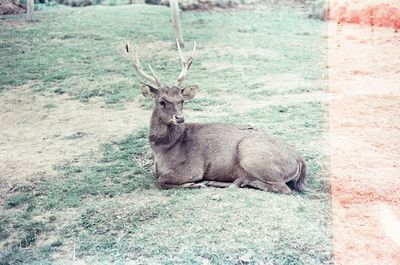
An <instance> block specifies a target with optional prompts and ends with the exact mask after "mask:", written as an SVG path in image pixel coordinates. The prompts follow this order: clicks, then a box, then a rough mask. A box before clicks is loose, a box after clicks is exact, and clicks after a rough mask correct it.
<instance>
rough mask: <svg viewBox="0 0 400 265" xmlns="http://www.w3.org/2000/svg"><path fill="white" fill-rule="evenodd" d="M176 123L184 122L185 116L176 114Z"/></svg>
mask: <svg viewBox="0 0 400 265" xmlns="http://www.w3.org/2000/svg"><path fill="white" fill-rule="evenodd" d="M174 118H175V121H176V123H183V122H184V121H185V117H184V116H183V115H182V114H178V115H175V117H174Z"/></svg>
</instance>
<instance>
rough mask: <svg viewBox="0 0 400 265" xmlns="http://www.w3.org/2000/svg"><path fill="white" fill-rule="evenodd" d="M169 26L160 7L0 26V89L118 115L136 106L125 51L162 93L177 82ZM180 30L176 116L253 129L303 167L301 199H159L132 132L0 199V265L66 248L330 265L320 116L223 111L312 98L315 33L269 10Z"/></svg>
mask: <svg viewBox="0 0 400 265" xmlns="http://www.w3.org/2000/svg"><path fill="white" fill-rule="evenodd" d="M169 16H170V14H169V10H168V9H167V8H165V7H158V6H140V5H137V6H123V7H101V6H97V7H88V8H76V9H71V8H58V9H47V10H45V11H42V12H38V17H39V19H40V21H39V22H37V23H34V24H25V23H24V22H23V17H19V16H16V17H7V18H6V21H8V22H9V23H2V24H0V28H1V31H0V37H1V38H0V39H1V40H0V47H1V49H0V57H1V59H2V62H4V63H3V65H4V66H2V67H1V68H0V76H1V78H0V87H1V89H7V90H11V89H20V88H19V86H21V85H26V84H30V85H31V87H32V89H33V91H35V93H42V94H44V95H51V96H53V95H54V94H63V93H67V94H69V95H71V96H72V97H73V98H75V99H77V100H81V101H86V102H87V101H90V99H91V98H92V97H94V96H100V97H103V98H104V101H105V102H106V103H108V104H112V106H115V107H120V106H123V105H124V103H125V102H126V101H128V100H132V99H134V98H137V97H138V96H139V95H140V93H139V89H138V85H137V84H138V82H137V78H136V76H135V73H134V72H133V70H132V67H131V66H130V64H129V60H128V59H127V58H125V57H124V54H123V44H124V42H125V40H131V41H136V42H137V44H138V46H139V47H143V49H142V51H141V54H142V55H141V58H142V61H143V65H147V63H151V64H152V66H153V68H155V70H156V71H157V72H158V73H159V74H160V76H161V77H162V80H166V81H167V82H168V83H172V82H173V81H174V78H175V77H176V76H177V75H178V73H179V71H180V64H179V59H178V57H177V54H176V51H175V50H174V49H173V45H172V43H170V38H171V31H170V29H169V28H168V27H166V26H165V25H168V23H169ZM20 24H22V26H19V25H20ZM161 25H162V26H161ZM183 25H184V36H185V39H188V40H191V39H196V41H197V44H198V54H197V57H196V58H195V61H194V64H193V66H192V69H191V71H190V73H189V74H188V77H187V80H186V81H185V83H186V84H188V85H189V84H192V83H196V84H199V85H200V91H201V92H200V94H199V95H198V96H197V97H196V98H195V99H194V100H193V101H192V102H190V103H188V104H187V106H186V107H187V109H191V110H194V111H197V112H199V113H201V112H203V111H206V110H207V109H211V108H219V109H220V111H219V112H217V113H215V115H213V116H209V115H208V116H207V115H204V116H203V117H201V115H198V120H199V121H203V122H234V123H245V124H251V125H253V126H256V127H259V128H262V129H264V130H266V131H268V132H269V133H271V134H274V135H277V136H279V137H282V138H283V139H285V140H286V141H287V142H289V143H291V144H295V145H296V146H297V147H298V149H299V150H300V151H301V153H302V154H303V155H304V157H305V159H306V161H307V165H308V169H309V180H308V185H307V192H305V193H304V194H295V195H292V196H283V195H277V194H270V193H265V192H261V191H256V190H250V189H213V188H209V189H201V190H167V191H165V190H158V189H157V188H156V185H155V183H156V179H155V177H154V176H153V175H152V161H151V159H150V156H149V153H148V150H149V146H148V143H147V138H146V133H147V128H143V129H140V130H137V131H134V132H132V133H131V134H129V135H127V136H126V137H124V138H123V139H115V140H114V141H110V142H109V143H105V144H102V145H100V146H99V148H98V150H97V151H96V152H92V153H88V154H85V155H83V156H81V157H78V158H77V159H76V160H74V161H70V162H66V163H65V164H62V165H54V166H55V169H56V170H57V172H58V176H42V177H40V178H37V179H35V180H34V181H26V183H25V184H23V185H22V184H21V185H17V186H15V187H13V190H12V191H10V192H8V193H7V194H5V196H4V198H5V200H4V204H2V206H4V207H2V208H1V211H0V243H1V244H0V247H1V249H0V250H1V251H0V264H1V265H3V264H52V263H53V262H56V263H59V264H64V263H68V262H71V259H72V256H73V255H72V253H73V249H74V246H75V255H76V258H77V259H78V260H85V261H86V262H87V263H88V264H109V263H115V264H124V263H125V262H128V261H131V260H133V261H134V262H137V263H139V264H205V263H207V262H209V263H210V264H242V263H243V264H260V263H261V264H262V263H264V264H332V263H333V250H332V234H331V229H330V227H331V219H330V214H331V212H330V211H331V210H330V199H329V177H328V169H327V166H326V164H325V161H327V153H325V150H324V148H323V146H324V145H325V144H326V142H325V140H326V139H325V132H326V130H327V124H326V120H327V119H326V113H325V111H324V106H323V105H322V104H321V103H320V102H318V101H310V102H302V103H297V104H291V103H282V104H276V105H268V106H267V107H263V108H260V107H254V108H252V107H249V108H247V109H246V110H245V111H240V112H239V111H237V110H236V109H235V108H234V107H233V106H231V104H230V102H229V100H228V99H227V98H226V97H225V96H230V97H237V98H247V99H248V100H249V99H257V100H262V101H268V100H270V97H271V96H274V95H286V94H304V93H310V92H315V91H321V90H323V89H324V87H325V85H326V83H325V81H324V80H323V79H322V76H323V74H325V73H324V71H325V65H324V64H323V63H324V62H326V59H325V57H324V56H325V44H324V41H323V38H322V35H323V33H324V24H323V23H322V22H319V21H314V20H308V19H306V14H304V13H302V12H300V11H297V10H290V9H276V10H263V11H256V10H252V11H250V10H247V11H234V12H189V13H184V14H183ZM155 41H156V42H155ZM153 42H155V44H154V43H153ZM187 46H189V47H186V48H185V50H189V49H190V48H191V47H190V45H187ZM0 93H1V91H0ZM247 102H248V101H247ZM88 104H89V103H88ZM141 104H142V107H143V108H144V109H150V108H151V102H148V101H147V102H145V101H141ZM54 107H57V106H56V105H55V104H52V103H48V104H47V105H45V106H44V108H54ZM86 136H87V135H86V134H85V133H84V132H79V133H77V134H73V135H70V136H67V138H66V139H71V140H73V139H76V138H81V137H86ZM60 256H61V258H60Z"/></svg>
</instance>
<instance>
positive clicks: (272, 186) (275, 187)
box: [246, 180, 292, 194]
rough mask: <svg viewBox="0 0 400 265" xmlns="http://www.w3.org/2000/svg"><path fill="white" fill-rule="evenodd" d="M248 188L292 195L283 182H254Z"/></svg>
mask: <svg viewBox="0 0 400 265" xmlns="http://www.w3.org/2000/svg"><path fill="white" fill-rule="evenodd" d="M246 187H250V188H255V189H259V190H262V191H269V192H275V193H282V194H291V193H292V191H291V190H290V188H289V187H288V186H287V185H286V184H285V183H283V182H262V181H261V180H253V181H251V182H250V183H248V184H247V185H246Z"/></svg>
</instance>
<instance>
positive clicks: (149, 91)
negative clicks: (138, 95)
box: [140, 83, 158, 98]
mask: <svg viewBox="0 0 400 265" xmlns="http://www.w3.org/2000/svg"><path fill="white" fill-rule="evenodd" d="M157 91H158V89H157V88H155V87H153V86H151V85H148V84H145V83H140V92H142V95H143V96H144V97H145V98H155V97H156V94H157Z"/></svg>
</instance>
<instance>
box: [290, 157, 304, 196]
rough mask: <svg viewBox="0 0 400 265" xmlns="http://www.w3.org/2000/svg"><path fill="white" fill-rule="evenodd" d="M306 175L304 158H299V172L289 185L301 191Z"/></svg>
mask: <svg viewBox="0 0 400 265" xmlns="http://www.w3.org/2000/svg"><path fill="white" fill-rule="evenodd" d="M306 176H307V167H306V164H305V163H304V160H303V159H301V160H300V163H299V174H298V175H297V176H296V177H295V178H294V179H293V180H291V181H290V182H289V184H290V187H291V188H292V189H294V190H296V191H299V192H303V191H304V184H305V180H306Z"/></svg>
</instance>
